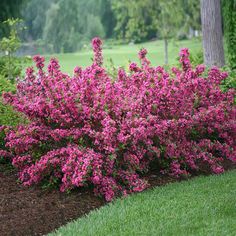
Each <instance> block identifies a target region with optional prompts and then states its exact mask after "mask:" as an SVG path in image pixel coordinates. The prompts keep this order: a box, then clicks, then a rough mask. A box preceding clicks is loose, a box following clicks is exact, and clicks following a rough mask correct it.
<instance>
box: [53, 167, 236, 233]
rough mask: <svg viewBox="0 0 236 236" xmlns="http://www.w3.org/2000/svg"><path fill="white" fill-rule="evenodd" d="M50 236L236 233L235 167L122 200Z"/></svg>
mask: <svg viewBox="0 0 236 236" xmlns="http://www.w3.org/2000/svg"><path fill="white" fill-rule="evenodd" d="M49 235H50V236H59V235H60V236H74V235H75V236H77V235H80V236H86V235H89V236H92V235H96V236H100V235H101V236H104V235H106V236H108V235H114V236H115V235H117V236H118V235H119V236H123V235H124V236H126V235H127V236H130V235H140V236H141V235H142V236H146V235H147V236H149V235H150V236H151V235H162V236H163V235H168V236H169V235H173V236H174V235H175V236H176V235H181V236H182V235H188V236H189V235H202V236H206V235H212V236H213V235H214V236H222V235H227V236H231V235H232V236H235V235H236V171H231V172H228V173H225V174H222V175H219V176H209V177H198V178H194V179H191V180H188V181H183V182H180V183H174V184H169V185H167V186H164V187H157V188H155V189H152V190H148V191H145V192H143V193H140V194H134V195H132V196H129V197H127V198H124V199H118V200H116V201H114V202H113V203H111V204H108V205H106V206H104V207H102V208H100V209H98V210H96V211H93V212H91V213H90V214H88V215H87V216H85V217H83V218H80V219H78V220H77V221H75V222H72V223H69V224H67V225H66V226H64V227H62V228H60V229H59V230H57V231H56V232H55V233H51V234H49Z"/></svg>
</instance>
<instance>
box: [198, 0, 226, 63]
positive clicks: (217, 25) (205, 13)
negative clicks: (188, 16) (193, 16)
mask: <svg viewBox="0 0 236 236" xmlns="http://www.w3.org/2000/svg"><path fill="white" fill-rule="evenodd" d="M201 21H202V35H203V50H204V62H205V64H206V65H207V66H213V65H216V66H219V67H222V66H224V64H225V58H224V48H223V36H222V23H221V10H220V0H201Z"/></svg>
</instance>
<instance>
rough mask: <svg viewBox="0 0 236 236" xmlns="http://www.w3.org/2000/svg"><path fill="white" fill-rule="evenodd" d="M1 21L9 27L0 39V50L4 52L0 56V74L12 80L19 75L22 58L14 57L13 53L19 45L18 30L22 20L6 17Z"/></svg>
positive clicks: (20, 28)
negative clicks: (7, 33)
mask: <svg viewBox="0 0 236 236" xmlns="http://www.w3.org/2000/svg"><path fill="white" fill-rule="evenodd" d="M3 23H4V24H6V25H7V26H8V27H9V28H10V33H9V36H8V37H3V38H2V39H1V41H0V52H2V53H3V54H5V55H4V56H3V57H1V58H0V74H1V75H3V76H4V77H6V78H8V79H10V80H14V79H15V78H16V77H17V76H20V73H21V70H22V60H21V59H19V58H16V57H14V53H15V52H16V51H17V49H19V47H20V46H21V40H20V38H19V31H20V30H22V29H23V28H22V27H21V23H22V20H20V19H8V20H6V21H4V22H3Z"/></svg>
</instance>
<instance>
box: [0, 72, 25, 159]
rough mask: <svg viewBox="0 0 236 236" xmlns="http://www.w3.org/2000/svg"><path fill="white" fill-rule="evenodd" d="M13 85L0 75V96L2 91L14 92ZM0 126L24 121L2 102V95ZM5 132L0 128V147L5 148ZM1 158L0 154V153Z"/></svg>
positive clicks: (13, 124) (0, 100) (0, 99)
mask: <svg viewBox="0 0 236 236" xmlns="http://www.w3.org/2000/svg"><path fill="white" fill-rule="evenodd" d="M15 91H16V88H15V85H14V84H12V83H10V82H9V81H8V80H6V79H5V78H4V77H2V76H1V75H0V96H2V93H3V92H11V93H15ZM0 114H1V115H0V127H1V126H2V127H4V128H7V127H8V126H11V127H13V126H16V125H19V124H20V123H23V122H24V119H23V118H22V116H20V115H19V113H17V112H16V111H14V110H13V107H12V106H10V105H7V104H4V103H3V101H2V97H1V98H0ZM4 139H5V133H4V132H3V130H1V129H0V149H6V148H5V140H4ZM0 160H1V155H0Z"/></svg>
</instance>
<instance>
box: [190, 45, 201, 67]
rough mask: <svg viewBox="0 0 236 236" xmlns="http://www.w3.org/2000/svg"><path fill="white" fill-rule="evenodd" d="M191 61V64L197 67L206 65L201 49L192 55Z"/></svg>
mask: <svg viewBox="0 0 236 236" xmlns="http://www.w3.org/2000/svg"><path fill="white" fill-rule="evenodd" d="M190 61H191V64H192V65H193V66H194V67H195V66H197V65H200V64H203V63H204V58H203V51H202V49H200V50H199V51H197V52H195V53H191V54H190Z"/></svg>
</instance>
